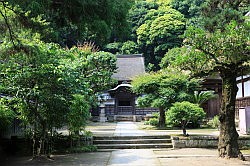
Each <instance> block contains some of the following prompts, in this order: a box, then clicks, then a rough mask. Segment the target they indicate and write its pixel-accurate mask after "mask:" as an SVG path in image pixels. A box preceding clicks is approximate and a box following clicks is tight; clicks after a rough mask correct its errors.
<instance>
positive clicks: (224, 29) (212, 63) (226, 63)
mask: <svg viewBox="0 0 250 166" xmlns="http://www.w3.org/2000/svg"><path fill="white" fill-rule="evenodd" d="M244 2H246V1H243V0H242V1H241V0H239V1H217V0H208V1H206V7H205V8H204V11H206V14H205V15H204V17H205V18H206V19H204V27H205V28H206V29H200V28H194V27H191V28H189V29H188V30H187V31H186V33H185V36H186V39H185V42H186V43H185V44H186V45H187V46H186V47H183V48H179V49H175V51H172V53H173V52H175V53H176V57H173V56H171V54H172V53H170V57H171V58H169V60H170V64H172V65H177V66H179V67H180V68H183V69H189V70H191V71H192V72H193V74H194V75H196V76H197V75H203V76H204V74H205V73H206V74H209V73H210V74H211V73H212V72H218V73H219V75H220V77H221V79H222V102H221V103H222V104H221V109H220V114H219V119H220V123H221V125H220V136H219V144H218V151H219V155H220V157H228V158H231V157H239V158H241V159H244V157H243V156H242V154H241V152H240V150H239V146H238V137H239V135H238V133H237V131H236V128H235V100H236V93H237V90H238V88H237V84H236V78H237V76H239V75H240V74H241V71H245V72H249V61H250V56H249V55H250V45H249V39H250V33H249V30H250V24H249V22H246V21H244V17H242V16H243V12H241V10H240V7H241V6H242V5H244ZM215 12H216V15H214V13H215ZM226 13H231V14H229V15H227V14H226ZM211 17H213V19H212V18H211ZM210 18H211V19H210ZM215 18H219V20H217V19H215ZM219 22H220V23H221V22H223V25H222V24H220V23H219ZM216 23H219V24H218V26H217V25H216ZM212 25H213V26H212ZM166 56H168V54H166ZM171 59H172V60H171Z"/></svg>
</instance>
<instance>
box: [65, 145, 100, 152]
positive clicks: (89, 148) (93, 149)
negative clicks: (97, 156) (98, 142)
mask: <svg viewBox="0 0 250 166" xmlns="http://www.w3.org/2000/svg"><path fill="white" fill-rule="evenodd" d="M65 151H66V153H83V152H96V151H97V147H96V146H93V145H87V146H82V147H73V148H70V149H67V150H65Z"/></svg>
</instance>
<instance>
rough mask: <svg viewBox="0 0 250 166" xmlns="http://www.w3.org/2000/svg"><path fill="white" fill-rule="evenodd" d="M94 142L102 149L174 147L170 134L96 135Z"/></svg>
mask: <svg viewBox="0 0 250 166" xmlns="http://www.w3.org/2000/svg"><path fill="white" fill-rule="evenodd" d="M93 144H94V145H95V146H96V147H97V148H98V149H99V150H100V149H102V150H103V149H110V150H111V149H150V148H151V149H152V148H153V149H157V148H172V147H173V146H172V143H171V138H170V136H169V135H160V136H102V137H101V136H98V137H97V136H95V137H94V140H93Z"/></svg>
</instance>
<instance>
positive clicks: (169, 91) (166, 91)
mask: <svg viewBox="0 0 250 166" xmlns="http://www.w3.org/2000/svg"><path fill="white" fill-rule="evenodd" d="M132 86H133V87H132V90H133V91H134V92H135V93H137V94H144V95H143V96H141V97H139V98H138V104H139V106H141V107H157V108H159V109H160V112H162V113H160V116H159V120H160V119H162V121H161V122H162V123H165V118H164V117H163V116H164V115H165V113H164V110H165V109H168V108H169V107H171V105H172V104H173V103H175V102H176V101H185V100H191V96H192V94H193V93H194V91H195V90H196V88H198V87H199V80H197V79H190V78H189V76H188V75H186V74H183V73H181V72H179V71H170V70H168V71H159V72H155V73H150V74H145V75H141V76H138V77H136V78H135V79H133V80H132ZM163 120H164V122H163ZM161 127H164V124H162V126H161Z"/></svg>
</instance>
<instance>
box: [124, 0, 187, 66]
mask: <svg viewBox="0 0 250 166" xmlns="http://www.w3.org/2000/svg"><path fill="white" fill-rule="evenodd" d="M128 20H129V22H130V23H131V27H132V30H131V31H132V35H131V40H132V41H134V42H137V43H138V46H139V52H141V53H143V54H144V56H145V64H146V65H151V64H153V65H154V66H155V69H154V70H158V69H159V66H158V65H159V62H160V60H161V58H162V57H163V56H164V54H165V53H166V52H167V50H168V49H171V48H173V47H178V46H180V45H181V43H182V38H181V35H182V34H183V32H184V30H185V19H184V16H183V15H182V14H181V13H180V12H178V11H177V10H175V9H172V8H171V7H170V3H169V1H160V0H157V1H137V2H136V3H135V4H134V6H133V7H132V8H131V9H130V11H129V17H128Z"/></svg>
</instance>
